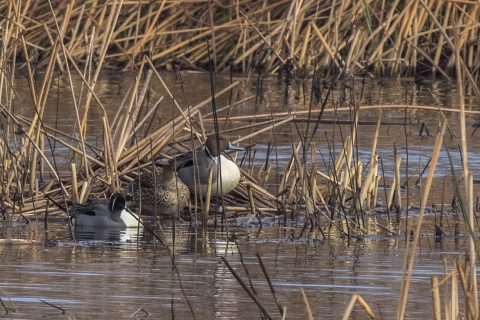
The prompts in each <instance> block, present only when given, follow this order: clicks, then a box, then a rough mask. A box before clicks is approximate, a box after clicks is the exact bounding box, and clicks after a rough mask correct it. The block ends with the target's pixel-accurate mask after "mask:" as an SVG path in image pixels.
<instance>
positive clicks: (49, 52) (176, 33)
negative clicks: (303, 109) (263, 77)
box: [0, 0, 480, 78]
mask: <svg viewBox="0 0 480 320" xmlns="http://www.w3.org/2000/svg"><path fill="white" fill-rule="evenodd" d="M207 3H208V5H204V4H205V3H203V2H202V3H196V2H192V1H170V2H159V3H157V2H155V1H153V2H152V1H151V2H146V3H141V2H140V4H139V2H135V1H123V0H122V1H87V2H71V3H69V2H65V1H43V2H38V1H27V2H23V3H20V6H18V4H17V3H15V2H12V1H4V2H3V3H2V4H0V26H3V27H2V28H3V29H2V30H3V31H2V32H3V36H2V37H3V41H4V42H5V44H7V46H6V47H5V49H4V53H3V54H4V59H6V60H9V59H11V58H13V59H15V60H17V61H19V62H21V63H20V65H19V66H20V67H25V62H27V61H28V62H35V63H36V65H37V66H38V67H39V68H45V67H46V66H47V65H48V64H49V61H50V57H51V56H54V58H55V60H56V64H57V67H58V68H59V70H61V71H65V70H66V69H67V68H68V65H67V62H66V61H62V59H61V58H60V55H61V54H62V53H61V51H63V50H65V51H66V52H68V55H69V56H70V57H71V58H72V60H74V61H75V62H76V63H77V64H81V65H88V64H89V63H90V61H93V62H94V63H104V68H108V69H128V70H135V69H138V68H139V67H140V66H141V65H142V56H143V55H144V54H146V53H148V55H149V56H150V57H151V59H152V61H153V62H154V65H155V67H156V68H163V69H165V70H169V71H172V70H177V69H179V68H180V69H191V70H204V71H205V70H214V71H222V72H223V71H226V70H228V69H231V68H233V69H234V70H238V71H241V72H243V73H250V72H251V71H253V70H257V71H258V72H261V73H276V72H279V71H281V69H282V68H283V66H284V65H285V64H286V63H287V61H288V60H291V61H292V63H293V64H294V65H295V66H296V68H298V69H300V67H301V66H304V65H305V66H308V67H309V68H311V67H313V65H314V63H316V64H317V66H316V67H318V68H320V69H322V70H324V71H328V70H329V69H330V65H333V66H334V68H333V69H332V70H331V71H333V72H335V73H336V74H358V73H359V72H360V73H361V72H362V70H364V69H367V70H368V71H369V72H370V73H372V74H374V75H383V76H417V75H422V76H429V75H431V76H436V75H441V76H443V77H445V78H449V77H450V76H451V75H453V74H454V73H455V67H454V66H455V51H456V50H457V49H458V51H459V53H460V56H461V57H462V58H461V59H462V60H463V62H464V63H465V67H466V68H467V69H468V70H470V71H472V72H474V73H476V72H478V69H477V68H476V66H477V65H478V63H479V59H480V56H479V55H478V52H479V48H478V42H477V41H476V38H477V34H478V26H477V25H476V22H478V21H479V20H480V19H479V18H480V12H479V10H478V4H477V3H476V2H474V1H470V2H468V1H463V2H456V1H414V2H411V1H410V2H409V1H407V2H404V1H395V2H393V3H389V4H388V5H386V3H385V1H380V0H374V1H369V2H365V1H360V2H355V1H341V2H339V1H333V0H330V1H323V2H318V1H253V0H249V1H243V2H238V1H237V2H236V1H221V2H220V1H214V2H207ZM59 27H61V28H63V30H64V31H62V42H63V44H64V49H61V48H60V47H58V46H57V45H58V44H56V40H55V35H56V34H57V33H58V30H57V29H58V28H59ZM95 30H98V31H95ZM452 39H455V40H452ZM453 41H456V43H455V44H454V43H453ZM22 43H24V45H23V44H22ZM103 61H104V62H103ZM315 61H316V62H315ZM331 71H330V72H331Z"/></svg>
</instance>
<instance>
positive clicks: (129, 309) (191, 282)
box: [0, 219, 467, 319]
mask: <svg viewBox="0 0 480 320" xmlns="http://www.w3.org/2000/svg"><path fill="white" fill-rule="evenodd" d="M378 222H379V223H382V224H385V223H387V221H386V219H379V220H378ZM427 224H428V225H432V222H431V221H430V222H429V223H427ZM67 230H68V228H67V226H66V225H65V224H60V223H55V224H51V225H50V228H49V231H48V232H45V231H44V229H43V226H42V227H39V228H38V230H37V231H35V232H32V233H26V231H25V228H24V229H23V231H20V230H17V231H15V232H13V234H10V235H16V237H23V238H29V239H37V240H49V241H47V243H48V245H43V244H42V245H2V246H0V256H1V259H2V264H1V266H0V288H1V289H2V290H3V292H1V294H0V297H1V298H2V300H3V301H4V303H5V304H6V306H7V307H8V308H12V309H13V308H14V307H13V305H15V308H16V309H17V310H18V312H19V313H20V315H19V316H18V317H19V318H25V319H33V318H35V319H38V318H61V319H64V318H66V315H62V311H61V310H58V309H55V308H54V307H52V306H49V305H47V304H45V303H43V302H42V301H40V300H43V301H46V302H48V303H51V304H53V305H55V306H57V307H59V308H62V309H63V310H65V312H66V314H67V315H69V316H74V317H76V318H77V319H88V318H89V319H102V318H103V319H113V318H131V315H132V314H133V313H135V312H136V311H137V310H138V309H139V308H143V309H144V310H145V311H147V312H148V313H149V314H150V315H149V316H148V317H149V318H152V319H171V318H176V319H188V318H191V314H190V311H189V308H188V305H187V304H186V302H185V299H184V297H183V295H182V293H181V290H180V287H179V281H178V277H177V275H176V273H175V270H174V269H173V268H172V263H171V259H170V257H169V255H168V252H167V250H166V249H165V247H163V246H161V245H159V244H157V245H156V246H155V248H154V246H153V244H152V242H151V237H149V236H148V235H145V234H142V233H141V234H140V235H139V236H138V237H137V236H136V233H135V232H134V231H131V232H130V234H124V233H123V232H122V234H120V233H115V232H114V233H112V234H110V235H107V234H106V233H104V234H103V235H101V234H95V235H93V234H88V233H83V234H77V242H76V243H75V242H73V241H72V238H71V236H70V234H69V233H68V231H67ZM165 230H169V231H168V233H169V236H167V237H168V238H169V240H170V244H172V238H171V235H172V233H171V230H172V229H171V227H170V228H169V227H168V226H165ZM198 232H199V235H200V237H201V230H199V231H198ZM229 232H230V235H232V233H235V235H236V237H237V243H238V246H237V245H236V244H235V243H234V242H233V241H232V240H230V241H229V239H231V238H232V237H231V236H230V237H227V234H226V233H222V232H219V231H217V232H216V233H215V231H214V230H210V232H209V233H208V237H207V238H206V240H205V241H203V239H201V238H199V239H198V240H197V241H195V236H194V231H192V230H189V228H188V226H186V225H181V226H178V225H177V228H176V239H175V261H176V264H177V266H178V269H179V271H180V275H181V279H182V283H183V287H184V289H185V292H186V294H187V297H188V299H189V301H190V303H191V304H192V306H193V309H194V312H195V315H196V317H197V319H213V318H217V319H258V318H260V316H259V311H258V308H257V307H256V305H255V304H254V303H253V302H252V300H251V299H250V297H249V296H248V295H247V294H246V293H245V291H244V290H243V289H242V288H241V287H240V285H239V284H238V282H237V281H236V280H235V278H234V277H233V276H232V274H231V273H230V271H229V270H228V269H227V268H226V266H225V265H224V264H223V262H222V261H221V260H220V257H222V256H223V257H225V258H226V259H227V260H228V261H229V262H230V263H231V265H232V266H233V268H235V270H236V271H237V272H238V273H239V274H240V275H241V277H242V278H243V280H244V281H245V282H247V283H248V278H247V276H246V273H245V270H244V268H243V266H242V264H241V258H242V257H243V261H244V263H245V266H246V267H247V269H248V272H249V275H250V278H251V281H252V284H253V286H254V288H255V290H256V292H257V295H258V297H259V299H260V301H261V302H262V303H263V304H264V305H265V306H266V308H267V309H268V310H269V312H270V313H271V315H272V316H274V317H275V318H279V313H278V309H277V307H276V305H275V303H274V299H273V296H272V294H271V292H270V290H269V288H268V284H267V282H266V280H265V277H264V275H263V273H262V271H261V268H260V266H259V263H258V260H257V258H256V253H259V254H260V255H261V256H262V258H263V262H264V264H265V266H266V268H267V270H268V274H269V276H270V278H271V280H272V283H273V286H274V288H275V290H276V293H277V296H278V299H279V301H280V303H281V304H282V305H284V306H286V307H287V315H288V317H289V318H295V319H305V318H306V316H307V315H306V312H305V307H304V304H303V302H302V297H301V294H300V291H299V289H300V287H303V288H304V290H305V292H306V294H307V297H308V299H309V302H310V306H311V309H312V311H313V314H314V315H315V316H316V317H317V318H322V319H330V318H332V319H338V318H340V317H341V315H342V314H343V311H344V310H345V308H346V306H347V304H348V302H349V301H350V299H351V297H352V295H353V294H354V293H359V294H360V295H361V296H362V297H363V298H364V300H365V301H366V302H367V303H368V304H369V305H370V306H371V308H372V310H373V311H374V312H375V314H376V315H377V317H380V315H382V316H383V318H384V319H392V318H394V317H395V314H396V308H397V303H398V299H399V290H400V282H401V277H402V272H401V270H402V265H403V262H404V253H405V239H404V238H403V237H400V236H395V237H387V236H385V235H383V236H382V235H375V236H373V235H372V236H367V237H366V238H364V239H362V240H352V241H351V242H350V243H348V242H347V241H346V240H342V239H340V238H338V237H332V239H331V240H330V241H328V242H321V241H318V240H317V239H313V240H310V241H308V240H307V239H296V240H292V230H287V229H284V228H281V227H277V226H270V227H264V228H262V229H259V228H258V227H255V226H254V227H251V228H249V229H248V230H246V229H244V228H241V227H238V228H230V230H229ZM91 238H95V240H93V239H91ZM137 240H138V241H137ZM130 241H131V242H130ZM204 245H205V247H204ZM419 248H420V249H419V250H418V255H417V258H416V266H415V270H414V272H413V278H412V282H411V290H410V295H409V303H408V305H407V318H409V319H413V318H416V319H425V318H431V315H432V312H431V294H430V277H431V276H432V275H437V276H439V277H440V278H441V277H442V275H443V262H442V259H444V258H445V259H446V261H447V262H448V271H450V270H451V267H452V264H453V259H454V258H455V257H457V258H458V256H459V255H460V254H461V253H462V252H464V251H465V250H466V248H467V240H466V238H463V237H460V238H445V239H443V240H442V241H439V242H435V241H434V238H433V237H432V234H430V235H429V236H428V237H427V235H426V234H425V235H423V236H422V237H421V242H420V246H419ZM240 254H241V255H242V256H241V255H240ZM139 315H144V313H142V312H140V313H139ZM7 317H10V318H12V319H16V318H17V315H7ZM366 318H367V315H366V314H365V312H364V311H363V310H362V309H360V308H359V307H358V308H355V311H354V313H353V315H352V319H366Z"/></svg>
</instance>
